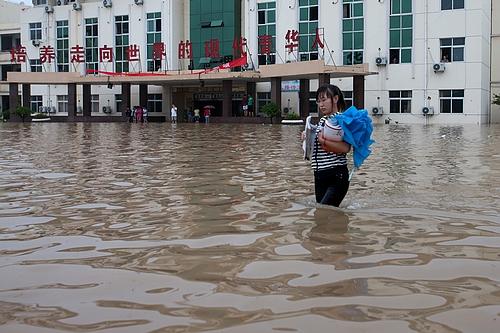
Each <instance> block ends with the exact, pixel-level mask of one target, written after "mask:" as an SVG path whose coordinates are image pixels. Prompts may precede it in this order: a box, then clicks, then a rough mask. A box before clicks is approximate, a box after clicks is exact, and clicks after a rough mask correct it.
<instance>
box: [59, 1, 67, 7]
mask: <svg viewBox="0 0 500 333" xmlns="http://www.w3.org/2000/svg"><path fill="white" fill-rule="evenodd" d="M68 2H69V0H57V5H58V6H65V5H67V4H68Z"/></svg>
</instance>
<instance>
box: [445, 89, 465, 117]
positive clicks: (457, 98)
mask: <svg viewBox="0 0 500 333" xmlns="http://www.w3.org/2000/svg"><path fill="white" fill-rule="evenodd" d="M443 95H448V96H443ZM464 100H465V90H464V89H441V90H439V113H443V114H453V113H459V114H463V113H464ZM447 102H449V109H450V110H449V112H448V111H446V110H445V108H444V106H443V104H444V103H447ZM454 102H455V103H454ZM458 102H459V103H458ZM459 104H460V111H455V112H454V111H453V109H454V108H457V107H459Z"/></svg>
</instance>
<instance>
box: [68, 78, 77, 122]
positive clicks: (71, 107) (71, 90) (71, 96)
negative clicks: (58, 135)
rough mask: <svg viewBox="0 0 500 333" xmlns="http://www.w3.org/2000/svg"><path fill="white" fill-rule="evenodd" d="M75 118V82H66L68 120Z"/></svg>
mask: <svg viewBox="0 0 500 333" xmlns="http://www.w3.org/2000/svg"><path fill="white" fill-rule="evenodd" d="M75 120H76V83H69V84H68V121H75Z"/></svg>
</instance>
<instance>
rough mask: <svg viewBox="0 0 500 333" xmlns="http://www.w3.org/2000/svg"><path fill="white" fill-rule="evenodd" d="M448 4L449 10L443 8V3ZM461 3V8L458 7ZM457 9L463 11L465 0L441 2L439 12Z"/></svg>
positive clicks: (442, 0) (443, 0)
mask: <svg viewBox="0 0 500 333" xmlns="http://www.w3.org/2000/svg"><path fill="white" fill-rule="evenodd" d="M447 2H449V3H450V6H449V8H444V7H447V6H445V3H447ZM460 3H461V7H458V6H460ZM457 9H465V0H441V10H457Z"/></svg>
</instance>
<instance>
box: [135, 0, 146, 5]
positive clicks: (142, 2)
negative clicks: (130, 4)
mask: <svg viewBox="0 0 500 333" xmlns="http://www.w3.org/2000/svg"><path fill="white" fill-rule="evenodd" d="M134 2H135V4H136V5H137V6H140V5H144V0H134Z"/></svg>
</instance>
